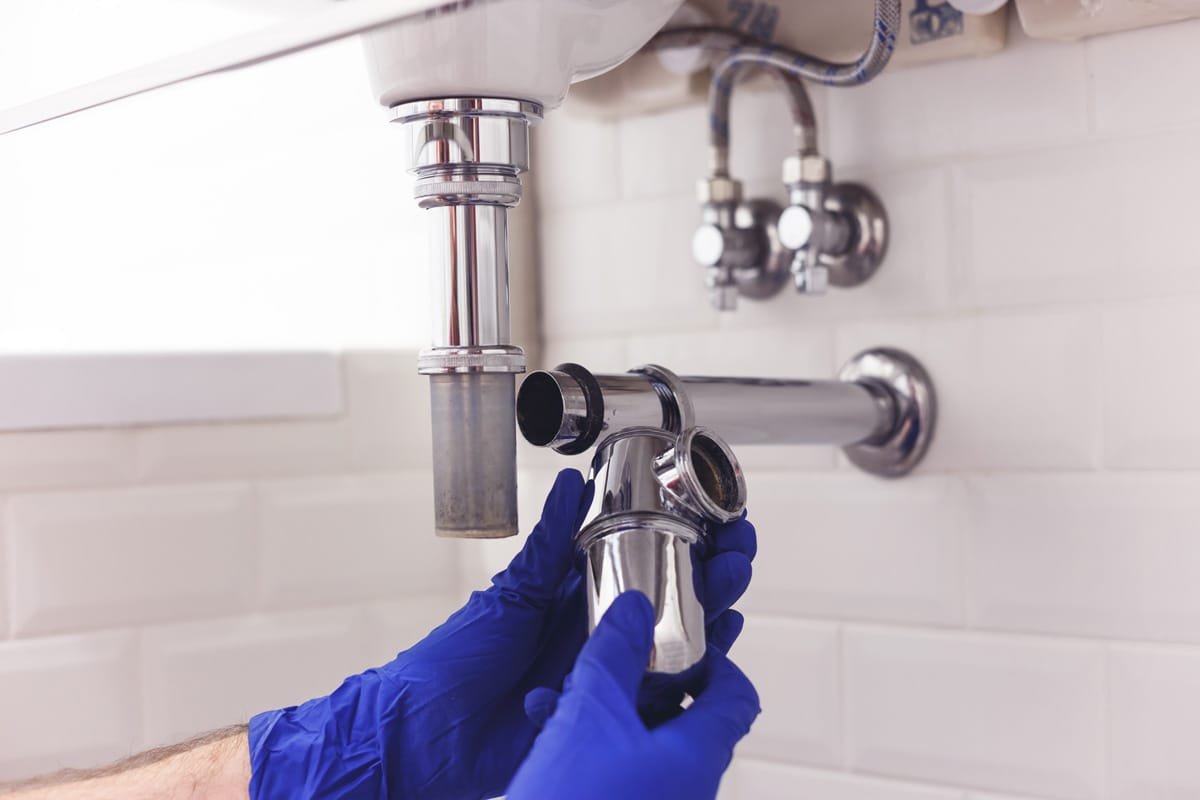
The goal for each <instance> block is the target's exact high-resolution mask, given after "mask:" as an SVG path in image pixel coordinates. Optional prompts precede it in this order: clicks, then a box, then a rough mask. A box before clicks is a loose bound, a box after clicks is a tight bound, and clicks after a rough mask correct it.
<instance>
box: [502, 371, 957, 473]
mask: <svg viewBox="0 0 1200 800" xmlns="http://www.w3.org/2000/svg"><path fill="white" fill-rule="evenodd" d="M839 378H840V379H839V380H834V381H807V380H775V379H766V378H711V377H687V376H685V377H677V376H675V375H673V374H672V373H671V372H670V371H668V370H665V369H663V368H661V367H644V368H641V369H640V370H637V371H634V372H630V373H626V374H623V375H595V374H593V373H591V372H589V371H588V370H587V369H585V368H583V367H581V366H579V365H575V364H565V365H562V366H560V367H558V368H556V369H554V370H545V371H540V372H534V373H531V374H530V375H529V376H528V377H527V378H526V379H525V381H524V383H523V384H522V385H521V390H520V392H519V393H518V396H517V422H518V426H519V428H520V430H521V433H522V435H523V436H524V437H525V439H526V440H527V441H529V442H530V443H531V444H534V445H537V446H541V447H551V448H553V449H555V450H557V451H558V452H561V453H564V454H575V453H581V452H584V451H586V450H587V449H588V448H590V447H592V446H593V445H595V444H596V443H597V442H603V441H604V439H605V438H606V437H608V436H610V435H612V434H614V433H617V432H618V431H620V430H622V429H625V428H628V427H634V426H654V427H659V428H663V429H665V430H668V431H674V432H679V431H681V430H685V429H687V428H688V427H691V426H693V425H697V424H699V425H704V426H706V427H709V428H712V429H713V430H716V431H720V433H721V435H722V436H723V437H724V438H725V439H726V441H728V442H729V443H730V444H733V445H738V444H787V445H801V444H826V445H838V446H841V447H843V448H844V450H845V452H846V454H847V456H848V457H849V458H850V459H851V460H852V461H853V462H854V463H855V464H857V465H859V466H860V467H862V468H863V469H865V470H867V471H868V472H872V473H874V474H878V475H882V476H888V477H894V476H899V475H904V474H906V473H908V472H909V471H911V470H912V469H913V467H915V466H916V465H917V464H918V463H919V462H920V461H921V459H922V458H923V457H924V454H925V452H926V451H927V450H928V447H929V444H930V442H931V440H932V436H933V429H934V425H935V422H936V413H937V408H936V397H935V394H934V388H933V383H932V381H931V380H930V378H929V375H928V374H927V373H926V372H925V370H924V368H923V367H922V366H921V364H920V363H919V362H918V361H917V360H916V359H915V358H913V357H912V356H910V355H908V354H907V353H903V352H901V351H898V350H891V349H883V348H878V349H874V350H867V351H864V352H863V353H860V354H859V355H857V356H855V357H854V358H853V359H851V361H850V362H849V363H848V364H847V365H846V366H845V367H844V368H843V370H842V372H841V374H840V376H839Z"/></svg>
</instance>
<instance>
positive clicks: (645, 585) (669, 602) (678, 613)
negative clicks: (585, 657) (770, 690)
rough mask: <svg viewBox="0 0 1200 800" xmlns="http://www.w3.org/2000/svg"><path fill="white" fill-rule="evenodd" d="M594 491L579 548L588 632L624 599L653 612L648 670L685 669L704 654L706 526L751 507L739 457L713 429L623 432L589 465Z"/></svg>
mask: <svg viewBox="0 0 1200 800" xmlns="http://www.w3.org/2000/svg"><path fill="white" fill-rule="evenodd" d="M590 477H591V478H592V480H594V481H595V485H596V492H595V496H594V500H593V502H592V506H591V509H590V510H589V512H588V516H587V518H586V519H585V522H584V525H583V528H582V530H580V532H579V534H578V535H577V536H576V540H575V541H576V545H577V546H578V547H579V549H580V550H581V551H583V553H584V555H585V565H586V566H585V581H586V586H587V599H588V624H589V630H591V629H594V628H595V626H596V622H597V621H599V619H600V618H601V617H602V616H603V615H604V612H605V610H607V609H608V607H609V605H610V604H611V603H612V601H613V600H615V599H616V598H617V596H618V595H620V594H621V593H622V592H625V591H628V590H631V589H636V590H638V591H641V592H643V593H644V594H645V595H646V596H647V597H648V598H650V601H651V603H652V604H653V605H654V612H655V624H654V649H653V651H652V653H651V656H650V664H649V669H650V671H651V672H657V673H667V674H678V673H682V672H686V671H687V670H688V669H689V668H691V667H693V666H695V665H696V664H697V663H699V662H700V660H701V659H702V658H703V657H704V650H705V637H704V606H703V604H702V594H703V589H702V587H701V586H700V584H699V581H700V576H701V572H700V569H699V560H700V557H701V556H702V554H703V552H704V550H705V548H706V547H707V546H708V541H707V526H708V525H709V524H719V523H724V522H731V521H733V520H735V519H737V518H738V517H739V516H741V513H742V509H744V508H745V506H746V481H745V478H744V477H743V476H742V470H741V467H740V466H739V465H738V462H737V458H736V457H735V456H734V454H733V451H732V450H730V449H729V446H728V445H727V444H725V443H724V442H723V441H722V440H721V439H720V438H718V437H717V436H716V435H715V434H713V433H712V432H711V431H708V430H705V429H703V428H689V429H687V430H685V431H684V432H683V433H681V434H675V433H668V432H667V431H664V430H662V429H661V428H657V427H635V428H626V429H624V430H622V431H620V432H619V433H616V434H615V435H613V436H610V437H608V438H607V439H605V440H604V443H603V444H602V445H601V446H600V447H599V448H597V450H596V454H595V456H594V458H593V459H592V469H591V476H590Z"/></svg>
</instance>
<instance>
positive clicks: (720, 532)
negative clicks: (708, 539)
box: [712, 514, 758, 561]
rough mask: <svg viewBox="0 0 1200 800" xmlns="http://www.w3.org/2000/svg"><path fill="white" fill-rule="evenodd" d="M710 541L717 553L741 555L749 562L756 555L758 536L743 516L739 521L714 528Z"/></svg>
mask: <svg viewBox="0 0 1200 800" xmlns="http://www.w3.org/2000/svg"><path fill="white" fill-rule="evenodd" d="M712 541H713V548H714V550H715V551H716V552H718V553H741V554H742V555H744V556H745V557H746V558H748V559H750V560H751V561H753V560H754V556H755V555H757V553H758V534H757V533H756V532H755V530H754V526H753V525H752V524H751V523H750V520H748V519H746V515H745V514H743V515H742V518H741V519H737V520H734V521H733V522H729V523H726V524H725V525H721V526H720V527H718V528H716V529H715V530H714V531H713V532H712Z"/></svg>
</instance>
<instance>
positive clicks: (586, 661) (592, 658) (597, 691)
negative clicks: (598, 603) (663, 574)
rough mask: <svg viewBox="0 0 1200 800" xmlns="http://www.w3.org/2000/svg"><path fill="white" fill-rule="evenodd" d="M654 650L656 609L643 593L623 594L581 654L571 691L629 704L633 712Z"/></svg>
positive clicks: (570, 685) (572, 678)
mask: <svg viewBox="0 0 1200 800" xmlns="http://www.w3.org/2000/svg"><path fill="white" fill-rule="evenodd" d="M653 647H654V608H653V607H652V606H651V605H650V601H649V599H647V597H646V595H644V594H642V593H641V592H625V593H623V594H621V595H619V596H618V597H617V599H616V600H613V602H612V604H611V605H610V606H609V607H608V611H606V612H604V616H603V617H602V618H601V619H600V622H599V623H598V624H597V625H596V629H595V630H594V631H592V635H591V638H589V639H588V640H587V643H586V644H584V646H583V649H582V650H581V651H579V658H578V659H577V660H576V661H575V669H574V671H572V673H571V680H570V682H569V684H568V686H567V692H568V693H572V692H575V691H580V692H584V693H587V694H589V695H591V696H592V697H593V698H600V699H604V700H605V701H607V702H612V701H626V702H627V703H628V706H629V709H630V710H631V711H633V710H634V709H635V703H636V701H637V693H638V687H639V686H640V685H641V682H642V676H644V675H645V674H646V667H647V665H648V664H649V663H650V650H651V648H653ZM614 688H615V689H616V691H617V693H618V694H617V696H616V697H613V696H612V695H613V689H614Z"/></svg>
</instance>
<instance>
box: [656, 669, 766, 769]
mask: <svg viewBox="0 0 1200 800" xmlns="http://www.w3.org/2000/svg"><path fill="white" fill-rule="evenodd" d="M708 660H709V664H708V678H707V680H706V682H705V685H704V688H703V689H701V690H700V692H699V694H698V695H697V696H696V701H695V702H694V703H692V705H691V706H690V707H689V708H688V709H687V711H685V712H684V713H683V714H680V715H679V717H677V718H676V719H674V720H672V721H671V722H669V723H667V725H666V726H664V728H671V729H673V731H675V732H677V733H678V734H680V735H682V736H685V737H686V738H687V739H688V740H689V741H693V742H696V743H697V744H698V745H699V746H701V747H702V748H703V747H707V748H711V749H712V750H713V751H716V752H719V753H721V754H723V755H725V756H727V757H728V756H729V755H731V754H732V753H733V747H734V745H736V744H737V743H738V742H739V741H740V740H741V739H742V737H744V736H745V735H746V734H747V733H749V732H750V726H751V725H752V724H753V723H754V720H755V718H756V717H757V716H758V715H759V713H760V712H761V711H762V709H761V707H760V706H759V701H758V692H757V691H755V689H754V684H752V683H750V679H749V678H747V677H746V675H745V674H744V673H743V672H742V671H741V670H740V669H738V668H737V666H736V665H735V664H734V663H733V662H732V661H730V660H729V659H728V658H727V657H726V656H724V655H722V654H721V653H720V652H719V651H718V650H716V649H715V648H710V649H709V651H708Z"/></svg>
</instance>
